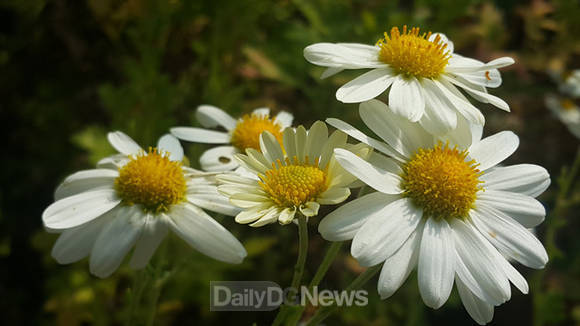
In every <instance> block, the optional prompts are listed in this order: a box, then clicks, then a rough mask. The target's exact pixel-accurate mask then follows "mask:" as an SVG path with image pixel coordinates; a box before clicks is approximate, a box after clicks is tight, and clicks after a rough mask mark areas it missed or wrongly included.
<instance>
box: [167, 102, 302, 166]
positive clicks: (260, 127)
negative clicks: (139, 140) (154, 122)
mask: <svg viewBox="0 0 580 326" xmlns="http://www.w3.org/2000/svg"><path fill="white" fill-rule="evenodd" d="M196 118H197V120H198V121H199V123H200V124H201V125H202V126H204V127H206V128H214V127H217V126H221V127H223V128H225V129H226V132H222V131H215V130H207V129H201V128H193V127H175V128H171V133H172V134H173V135H174V136H175V137H177V138H179V139H182V140H185V141H190V142H195V143H206V144H230V145H228V146H217V147H214V148H212V149H209V150H207V151H205V152H204V153H203V154H202V155H201V157H200V158H199V162H200V164H201V167H202V169H204V170H206V171H217V172H219V171H228V170H233V169H235V168H237V167H238V166H239V163H238V161H236V160H235V159H234V155H235V154H237V153H243V152H244V151H245V150H246V149H247V148H253V149H259V148H260V134H261V133H262V132H264V131H268V132H270V133H272V135H274V137H276V139H278V140H281V139H282V131H284V129H285V128H286V127H290V126H291V125H292V121H293V120H294V117H293V116H292V114H290V113H288V112H285V111H281V112H280V113H278V115H276V117H274V118H270V109H268V108H260V109H256V110H254V111H253V112H252V114H246V115H244V116H242V117H241V118H240V119H238V120H236V119H234V118H232V117H231V116H230V115H229V114H227V113H226V112H224V111H223V110H222V109H219V108H216V107H215V106H211V105H201V106H200V107H198V108H197V111H196Z"/></svg>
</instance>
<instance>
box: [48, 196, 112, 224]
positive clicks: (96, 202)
mask: <svg viewBox="0 0 580 326" xmlns="http://www.w3.org/2000/svg"><path fill="white" fill-rule="evenodd" d="M120 202H121V199H119V198H118V197H117V195H116V193H115V190H114V189H101V190H95V191H88V192H83V193H80V194H78V195H74V196H70V197H66V198H64V199H61V200H59V201H57V202H55V203H53V204H52V205H50V206H48V208H46V209H45V210H44V212H43V213H42V221H43V222H44V226H46V227H47V228H49V229H53V230H62V229H69V228H73V227H75V226H79V225H82V224H84V223H86V222H89V221H91V220H93V219H95V218H97V217H99V216H101V215H103V214H105V213H106V212H108V211H110V210H111V209H113V208H114V207H115V206H117V205H118V204H119V203H120Z"/></svg>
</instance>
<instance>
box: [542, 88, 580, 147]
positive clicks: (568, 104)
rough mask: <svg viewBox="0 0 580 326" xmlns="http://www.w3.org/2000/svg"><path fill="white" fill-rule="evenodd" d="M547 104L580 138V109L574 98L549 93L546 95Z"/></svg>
mask: <svg viewBox="0 0 580 326" xmlns="http://www.w3.org/2000/svg"><path fill="white" fill-rule="evenodd" d="M546 106H547V107H548V109H550V111H552V113H554V115H556V117H558V119H560V121H562V122H563V123H564V124H565V125H566V127H568V130H570V132H571V133H572V134H574V136H576V138H579V139H580V109H579V108H578V106H577V105H576V103H574V101H573V100H572V99H569V98H560V97H557V96H555V95H548V96H546Z"/></svg>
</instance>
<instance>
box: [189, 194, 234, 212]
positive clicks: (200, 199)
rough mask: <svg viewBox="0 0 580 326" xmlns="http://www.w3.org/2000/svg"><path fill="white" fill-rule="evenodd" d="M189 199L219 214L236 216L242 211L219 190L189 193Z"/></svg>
mask: <svg viewBox="0 0 580 326" xmlns="http://www.w3.org/2000/svg"><path fill="white" fill-rule="evenodd" d="M187 200H189V202H190V203H192V204H194V205H196V206H199V207H201V208H204V209H207V210H209V211H212V212H216V213H219V214H224V215H228V216H235V215H237V214H238V213H239V212H240V209H239V208H238V207H235V206H232V204H230V201H229V199H228V198H226V197H225V196H223V195H221V194H220V193H218V192H217V190H216V191H215V193H205V194H191V195H187Z"/></svg>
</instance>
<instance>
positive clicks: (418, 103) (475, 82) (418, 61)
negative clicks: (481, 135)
mask: <svg viewBox="0 0 580 326" xmlns="http://www.w3.org/2000/svg"><path fill="white" fill-rule="evenodd" d="M384 36H385V38H384V39H381V40H379V41H378V42H377V43H376V45H374V46H373V45H365V44H358V43H316V44H312V45H310V46H308V47H306V48H305V49H304V57H305V58H306V60H308V61H309V62H311V63H313V64H316V65H319V66H324V67H329V68H328V69H327V70H326V71H325V72H324V73H323V75H322V78H326V77H328V76H331V75H334V74H336V73H338V72H340V71H342V70H344V69H365V68H369V69H372V70H371V71H369V72H366V73H364V74H363V75H361V76H359V77H357V78H355V79H353V80H351V81H350V82H348V83H347V84H345V85H344V86H342V87H341V88H339V89H338V91H337V92H336V98H337V99H338V100H339V101H342V102H345V103H360V102H364V101H368V100H370V99H373V98H375V97H377V96H379V95H380V94H381V93H383V92H384V91H386V90H387V89H388V88H389V87H390V88H391V89H390V91H389V103H388V104H389V107H390V108H391V110H393V111H394V112H395V113H397V114H398V115H400V116H402V117H405V118H407V119H408V120H410V121H413V122H416V121H419V123H420V124H421V125H422V126H423V127H424V128H425V129H427V130H428V131H430V132H431V133H434V134H444V133H446V132H448V131H449V130H452V129H454V128H455V126H456V125H457V113H459V115H461V116H463V117H465V118H466V119H467V120H468V121H470V122H472V123H477V124H480V125H483V124H484V117H483V115H482V114H481V112H480V111H479V110H478V109H477V108H476V107H475V106H473V105H472V104H471V103H470V102H469V100H468V99H467V98H466V97H465V96H464V95H463V94H462V93H461V92H459V90H458V89H457V88H458V87H459V88H461V89H463V90H464V91H466V92H467V93H468V94H470V95H471V96H472V97H474V98H475V99H476V100H478V101H481V102H484V103H491V104H492V105H494V106H496V107H498V108H500V109H502V110H505V111H509V106H508V104H507V103H506V102H504V101H503V100H502V99H500V98H498V97H496V96H493V95H491V94H488V93H487V89H486V87H498V86H499V85H500V84H501V76H500V74H499V71H498V70H497V68H501V67H505V66H509V65H511V64H513V63H514V60H513V59H512V58H509V57H503V58H499V59H495V60H493V61H490V62H488V63H483V62H480V61H478V60H475V59H471V58H466V57H463V56H460V55H458V54H456V53H453V43H452V42H451V41H449V40H448V39H447V37H445V35H443V34H438V33H437V34H431V32H429V33H423V34H420V33H419V28H417V27H414V28H412V29H410V30H407V27H406V26H405V27H403V32H402V33H401V32H399V29H398V28H397V27H393V28H392V29H391V32H390V34H388V33H385V34H384Z"/></svg>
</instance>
